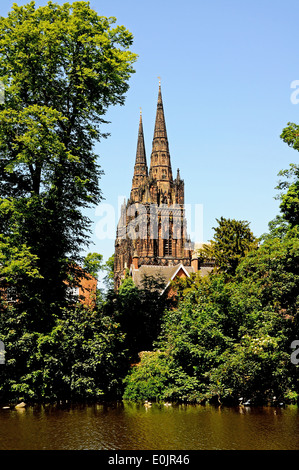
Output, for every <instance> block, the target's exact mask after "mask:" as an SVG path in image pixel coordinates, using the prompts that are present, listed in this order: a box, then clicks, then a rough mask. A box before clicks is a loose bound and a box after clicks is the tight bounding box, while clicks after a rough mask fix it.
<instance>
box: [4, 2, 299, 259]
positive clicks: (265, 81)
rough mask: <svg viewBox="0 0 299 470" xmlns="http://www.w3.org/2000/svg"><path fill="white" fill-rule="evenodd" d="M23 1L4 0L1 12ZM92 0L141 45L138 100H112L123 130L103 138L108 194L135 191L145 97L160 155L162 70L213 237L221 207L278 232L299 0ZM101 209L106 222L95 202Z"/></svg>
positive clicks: (101, 244)
mask: <svg viewBox="0 0 299 470" xmlns="http://www.w3.org/2000/svg"><path fill="white" fill-rule="evenodd" d="M17 3H18V4H19V5H22V4H25V3H27V2H24V1H20V2H17ZM46 3H47V2H46V1H37V2H36V5H37V6H40V5H45V4H46ZM57 3H59V4H61V3H63V2H61V1H58V2H57ZM70 3H72V2H70ZM12 4H13V2H11V1H1V4H0V14H1V15H2V16H6V15H7V13H8V11H9V10H10V8H11V6H12ZM90 4H91V7H92V8H94V9H95V10H96V11H97V12H98V13H99V14H100V15H103V16H115V17H116V18H117V24H119V25H125V26H126V27H127V28H128V29H129V30H130V31H131V32H132V33H133V35H134V38H135V39H134V44H133V46H132V51H133V52H136V53H137V54H138V55H139V59H138V61H137V63H136V66H135V68H136V73H135V74H134V75H133V77H132V78H131V80H130V90H129V92H128V93H127V98H126V104H125V105H124V106H122V107H119V106H118V107H115V108H113V109H111V110H110V111H109V113H108V118H109V119H110V120H111V124H109V126H107V128H106V129H105V131H109V132H110V133H111V136H110V137H109V138H108V139H107V140H105V141H103V142H102V143H100V144H99V145H97V147H96V149H97V152H98V153H99V154H100V163H101V166H102V169H103V170H104V172H105V175H104V176H103V178H102V181H101V188H102V190H103V195H104V197H105V203H106V204H112V205H113V206H115V207H117V202H118V196H125V197H128V196H129V193H130V188H131V181H132V175H133V166H134V160H135V153H136V144H137V133H138V121H139V108H140V107H142V111H143V125H144V134H145V143H146V150H147V158H148V163H149V160H150V153H151V144H152V137H153V130H154V120H155V112H156V102H157V94H158V79H157V77H158V76H161V79H162V96H163V101H164V110H165V117H166V125H167V132H168V138H169V146H170V154H171V160H172V167H173V173H174V174H176V169H177V168H178V167H179V168H180V173H181V177H182V178H183V179H184V181H185V201H186V203H188V204H202V205H203V217H204V218H203V222H204V225H203V237H204V241H206V240H209V239H210V238H211V237H212V236H213V230H212V227H213V226H215V224H216V221H215V219H216V218H219V217H221V216H224V217H230V218H235V219H238V220H247V221H248V222H250V227H251V229H252V230H253V232H254V234H255V235H256V236H259V235H261V234H262V233H264V232H265V231H267V228H268V222H269V221H270V220H271V219H273V218H274V217H275V215H276V214H277V213H278V212H279V210H278V205H279V203H278V201H276V200H275V199H274V196H275V194H276V192H277V191H276V190H275V186H276V184H277V181H278V176H277V173H278V172H279V170H280V169H284V168H287V167H288V166H289V163H291V162H298V154H297V152H295V151H294V150H292V149H290V148H288V146H287V145H286V144H284V143H283V142H282V141H281V139H280V137H279V136H280V134H281V131H282V129H283V128H284V127H285V126H286V125H287V123H288V122H289V121H291V122H296V123H299V104H297V105H296V104H293V103H292V102H291V99H290V97H291V93H292V92H293V91H294V90H292V89H291V82H292V81H294V80H299V28H298V14H299V3H298V0H285V1H283V2H282V1H281V0H279V1H277V0H251V1H244V0H243V1H240V0H211V1H202V0H186V1H184V2H181V1H176V0H163V1H161V0H160V1H157V0H151V1H148V2H145V1H144V2H142V1H140V0H138V1H137V0H127V1H126V2H124V1H122V0H109V1H106V2H104V1H98V0H92V1H91V2H90ZM89 215H90V216H91V218H92V219H93V221H94V227H96V224H97V223H98V222H99V217H98V216H97V215H96V213H95V210H94V209H93V210H91V211H90V213H89ZM93 239H94V242H95V245H94V246H91V247H90V250H91V251H98V252H100V253H102V254H103V255H104V258H105V259H107V258H108V257H109V256H110V255H111V254H112V253H113V251H114V240H112V239H108V240H98V238H97V236H96V231H95V230H94V235H93Z"/></svg>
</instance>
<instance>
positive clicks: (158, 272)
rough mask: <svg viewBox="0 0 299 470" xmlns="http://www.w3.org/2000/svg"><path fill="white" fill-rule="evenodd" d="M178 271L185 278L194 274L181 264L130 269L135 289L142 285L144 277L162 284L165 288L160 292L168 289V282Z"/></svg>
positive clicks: (188, 267)
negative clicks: (155, 279) (152, 278)
mask: <svg viewBox="0 0 299 470" xmlns="http://www.w3.org/2000/svg"><path fill="white" fill-rule="evenodd" d="M180 269H182V270H183V271H184V273H185V275H186V277H190V274H191V273H193V272H194V269H193V267H191V266H183V264H181V263H180V264H176V265H175V266H148V265H142V266H140V268H139V269H134V268H133V269H132V270H131V275H132V279H133V282H134V284H135V285H136V286H137V287H140V286H141V284H142V280H143V279H144V277H147V276H148V277H150V276H152V277H155V278H157V279H158V280H160V281H161V283H164V285H165V287H164V289H163V291H162V292H165V290H166V289H167V288H168V286H169V284H170V282H171V281H172V280H173V279H174V278H175V277H176V275H177V274H178V273H179V271H180Z"/></svg>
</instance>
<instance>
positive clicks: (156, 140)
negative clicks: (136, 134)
mask: <svg viewBox="0 0 299 470" xmlns="http://www.w3.org/2000/svg"><path fill="white" fill-rule="evenodd" d="M150 176H151V177H152V178H154V179H155V180H156V181H157V183H158V186H159V187H161V188H162V189H164V190H166V189H168V188H169V185H170V183H172V169H171V162H170V154H169V147H168V138H167V131H166V123H165V116H164V108H163V100H162V92H161V82H160V80H159V92H158V102H157V112H156V121H155V129H154V137H153V145H152V154H151V166H150Z"/></svg>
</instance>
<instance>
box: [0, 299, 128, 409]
mask: <svg viewBox="0 0 299 470" xmlns="http://www.w3.org/2000/svg"><path fill="white" fill-rule="evenodd" d="M26 317H27V315H26V313H22V314H19V313H18V311H17V310H15V309H14V308H9V309H5V310H3V312H2V318H1V323H0V325H1V326H0V338H1V340H2V341H3V342H4V344H5V351H6V359H5V366H3V367H1V369H0V374H1V380H0V384H1V385H0V396H1V398H2V400H9V401H18V400H26V401H29V402H30V401H32V402H50V401H59V400H73V401H75V400H81V401H82V400H89V399H92V400H95V399H102V398H105V397H108V398H113V397H117V396H118V395H119V393H120V390H121V380H122V377H123V375H124V373H125V372H124V371H126V364H127V363H126V355H125V350H124V348H123V339H124V336H123V334H122V333H121V332H120V328H119V324H117V323H116V322H115V321H113V320H111V319H110V318H108V317H105V316H103V315H101V314H100V313H98V312H94V311H90V310H88V309H84V308H81V307H77V308H74V309H68V310H65V311H64V312H63V314H62V316H61V318H59V319H57V320H56V322H55V325H54V326H53V328H52V330H51V331H49V332H48V333H40V332H36V331H31V332H30V330H29V328H28V324H27V318H26Z"/></svg>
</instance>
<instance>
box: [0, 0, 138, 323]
mask: <svg viewBox="0 0 299 470" xmlns="http://www.w3.org/2000/svg"><path fill="white" fill-rule="evenodd" d="M115 22H116V19H115V18H106V17H101V16H99V15H98V14H97V13H96V12H95V11H94V10H92V9H91V7H90V5H89V3H88V2H83V1H82V2H74V3H73V4H69V3H65V4H63V5H58V4H56V3H52V2H48V4H47V5H46V6H42V7H39V8H36V7H35V2H30V3H29V4H27V5H24V6H17V5H16V4H14V5H13V7H12V10H11V11H10V12H9V14H8V16H7V18H4V17H2V18H0V75H1V79H2V80H3V83H4V88H5V90H4V98H5V99H4V103H1V104H0V177H1V186H0V205H1V206H0V212H1V214H0V215H1V217H0V232H1V234H2V235H3V236H4V237H9V242H10V244H11V246H12V247H16V249H17V250H20V247H21V246H22V247H23V248H22V249H26V250H28V251H30V253H31V255H32V257H33V258H34V262H35V269H36V270H37V273H38V275H39V277H38V278H37V277H34V279H33V278H32V276H31V277H29V278H28V279H27V278H26V277H24V276H23V278H22V282H19V285H18V286H17V287H18V296H19V305H20V306H21V308H22V309H24V310H26V311H27V312H29V311H31V314H32V319H33V318H37V317H38V315H39V313H38V312H40V311H42V316H43V317H44V318H45V323H44V325H43V328H44V330H46V329H47V328H51V327H52V326H53V321H52V318H53V316H54V315H55V314H57V312H58V311H59V308H60V307H65V306H67V304H66V302H65V299H66V284H65V282H64V281H65V280H66V279H67V278H68V276H69V275H71V276H73V278H75V277H76V275H77V272H76V268H75V267H76V264H77V263H80V262H81V261H82V259H81V258H82V257H81V252H82V248H83V247H84V246H86V245H87V244H88V243H89V237H90V225H91V222H90V220H89V218H88V217H87V216H86V215H84V214H83V209H86V208H89V207H91V205H94V204H97V203H99V202H100V200H101V198H102V195H101V190H100V188H99V180H100V178H101V174H102V170H101V169H100V166H99V164H98V156H97V155H96V154H95V153H94V151H93V146H94V144H95V142H96V141H98V140H100V139H101V138H102V137H105V136H106V134H105V133H103V132H102V129H101V127H102V125H103V124H104V123H105V122H106V121H105V119H104V117H105V114H106V112H107V109H108V107H109V106H110V105H116V104H119V105H122V104H124V100H125V93H126V91H127V90H128V80H129V78H130V76H131V74H132V73H133V72H134V70H133V68H132V65H133V63H134V61H135V60H136V55H135V54H133V53H132V52H130V51H129V48H130V46H131V44H132V40H133V38H132V34H131V33H130V32H129V31H128V30H127V29H126V28H124V27H123V26H115ZM8 207H9V210H8V209H7V208H8ZM2 215H3V217H2ZM6 240H7V238H6ZM71 271H72V272H71ZM46 317H48V318H47V319H46Z"/></svg>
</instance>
